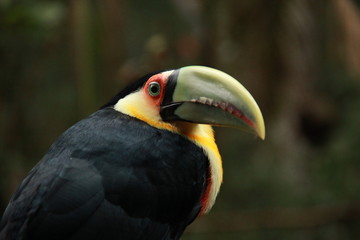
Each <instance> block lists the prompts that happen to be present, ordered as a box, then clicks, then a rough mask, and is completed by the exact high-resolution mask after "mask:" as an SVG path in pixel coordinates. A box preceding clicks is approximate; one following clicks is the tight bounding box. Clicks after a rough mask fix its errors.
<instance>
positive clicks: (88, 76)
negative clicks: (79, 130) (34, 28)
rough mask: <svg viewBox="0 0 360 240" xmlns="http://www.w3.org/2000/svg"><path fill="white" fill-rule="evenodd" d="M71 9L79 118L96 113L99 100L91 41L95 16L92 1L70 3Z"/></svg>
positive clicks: (78, 0) (82, 0) (84, 0)
mask: <svg viewBox="0 0 360 240" xmlns="http://www.w3.org/2000/svg"><path fill="white" fill-rule="evenodd" d="M69 9H70V28H71V29H70V31H71V38H72V42H73V46H72V54H71V56H72V57H73V61H74V70H73V71H74V74H75V81H76V89H77V98H78V113H79V117H83V116H86V115H88V114H89V113H91V112H92V111H94V109H95V106H96V104H95V103H96V99H97V95H96V79H95V71H94V58H93V57H94V52H93V46H92V39H91V37H92V36H91V19H92V17H93V15H92V12H91V5H90V1H87V0H77V1H70V5H69Z"/></svg>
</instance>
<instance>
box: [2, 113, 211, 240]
mask: <svg viewBox="0 0 360 240" xmlns="http://www.w3.org/2000/svg"><path fill="white" fill-rule="evenodd" d="M190 153H191V154H190ZM207 169H208V160H207V158H206V157H205V155H204V153H203V151H202V150H201V149H200V148H199V147H197V146H196V145H195V144H193V143H191V142H190V141H188V140H187V139H185V138H183V137H182V136H180V135H177V134H174V133H171V132H169V131H165V130H159V129H156V128H153V127H151V126H149V125H147V124H145V123H143V122H141V121H139V120H137V119H134V118H131V117H129V116H127V115H124V114H121V113H119V112H116V111H115V110H113V109H112V108H104V109H101V110H99V111H98V112H96V113H94V114H93V115H91V116H90V117H88V118H87V119H84V120H82V121H80V122H78V123H77V124H75V125H74V126H73V127H71V128H70V129H68V130H67V131H66V132H65V133H64V134H63V135H62V136H60V137H59V139H58V140H57V141H56V142H55V143H54V144H53V145H52V146H51V148H50V150H49V152H48V153H47V154H46V155H45V157H44V158H43V160H42V161H41V162H40V163H39V164H38V165H37V166H36V167H35V168H34V169H33V170H32V171H31V173H30V174H29V176H28V177H27V178H26V179H25V180H24V182H23V183H22V185H21V186H20V187H19V189H18V190H17V192H16V194H15V195H14V197H13V199H12V200H11V202H10V204H9V206H8V208H7V210H6V212H5V214H4V216H3V219H2V223H1V224H2V225H0V226H1V228H0V231H1V232H0V239H88V240H90V239H125V240H127V239H178V238H179V237H180V236H181V234H182V232H183V230H184V228H185V227H186V226H187V225H188V224H189V223H190V222H191V221H192V220H193V219H194V217H195V216H196V215H197V214H198V213H199V211H200V208H201V204H200V198H201V195H202V193H203V191H204V189H205V187H206V186H205V184H206V179H207V176H206V174H207V172H208V171H207Z"/></svg>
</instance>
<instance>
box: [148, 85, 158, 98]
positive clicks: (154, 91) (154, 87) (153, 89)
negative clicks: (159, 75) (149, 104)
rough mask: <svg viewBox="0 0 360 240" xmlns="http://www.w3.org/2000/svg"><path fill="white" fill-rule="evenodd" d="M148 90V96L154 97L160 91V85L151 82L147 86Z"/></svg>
mask: <svg viewBox="0 0 360 240" xmlns="http://www.w3.org/2000/svg"><path fill="white" fill-rule="evenodd" d="M148 92H149V94H150V96H153V97H156V96H158V95H159V94H160V92H161V86H160V83H158V82H151V83H150V84H149V87H148Z"/></svg>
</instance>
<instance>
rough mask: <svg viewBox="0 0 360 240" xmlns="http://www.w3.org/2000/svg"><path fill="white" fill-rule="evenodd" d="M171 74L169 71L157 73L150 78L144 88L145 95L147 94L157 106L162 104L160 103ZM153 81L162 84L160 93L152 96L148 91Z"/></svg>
mask: <svg viewBox="0 0 360 240" xmlns="http://www.w3.org/2000/svg"><path fill="white" fill-rule="evenodd" d="M169 75H170V74H168V73H167V72H165V73H159V74H156V75H154V76H152V77H150V78H149V80H148V81H147V82H146V84H145V86H144V88H143V91H144V93H145V96H147V97H148V99H149V101H151V102H152V103H153V104H154V105H155V106H160V104H161V102H162V100H163V98H164V91H165V85H166V82H167V80H168V77H169ZM152 82H157V83H159V84H160V86H161V89H160V94H159V95H157V96H151V95H150V94H149V92H148V88H149V84H150V83H152Z"/></svg>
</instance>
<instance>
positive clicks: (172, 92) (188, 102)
mask: <svg viewBox="0 0 360 240" xmlns="http://www.w3.org/2000/svg"><path fill="white" fill-rule="evenodd" d="M160 113H161V116H162V119H163V120H164V121H179V120H180V121H188V122H193V123H201V124H211V125H215V126H227V127H235V128H240V129H243V130H245V131H250V132H254V133H256V134H257V135H258V136H259V137H260V138H261V139H264V138H265V125H264V119H263V117H262V114H261V111H260V109H259V107H258V105H257V103H256V102H255V100H254V98H253V97H252V96H251V94H250V93H249V92H248V91H247V90H246V89H245V88H244V87H243V86H242V85H241V84H240V83H239V82H238V81H237V80H236V79H234V78H233V77H231V76H230V75H228V74H226V73H224V72H221V71H219V70H216V69H213V68H209V67H202V66H188V67H183V68H180V69H177V70H174V71H173V72H172V73H171V75H170V76H169V80H168V83H167V86H166V90H165V96H164V99H163V102H162V105H161V111H160Z"/></svg>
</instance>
